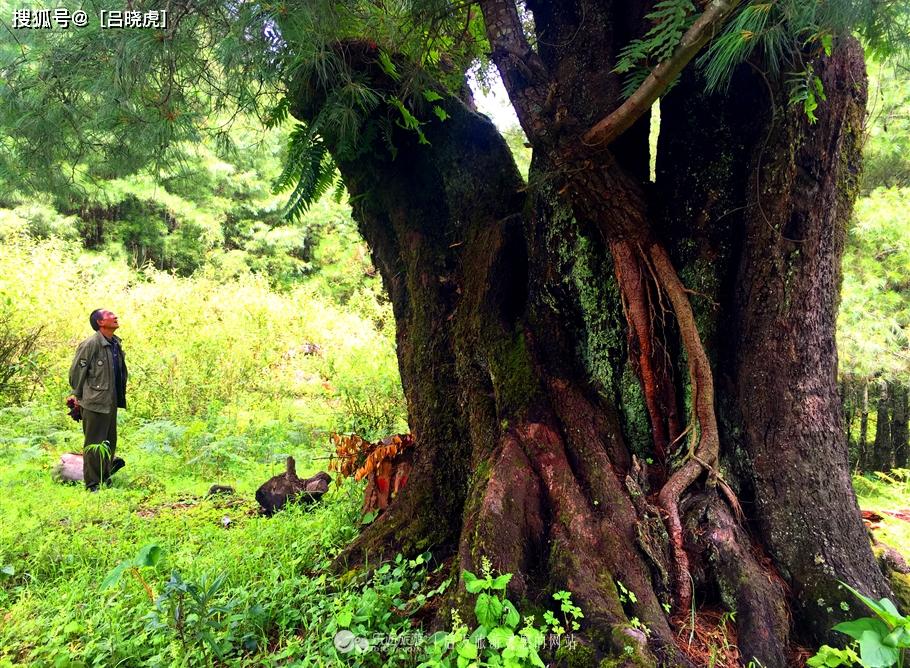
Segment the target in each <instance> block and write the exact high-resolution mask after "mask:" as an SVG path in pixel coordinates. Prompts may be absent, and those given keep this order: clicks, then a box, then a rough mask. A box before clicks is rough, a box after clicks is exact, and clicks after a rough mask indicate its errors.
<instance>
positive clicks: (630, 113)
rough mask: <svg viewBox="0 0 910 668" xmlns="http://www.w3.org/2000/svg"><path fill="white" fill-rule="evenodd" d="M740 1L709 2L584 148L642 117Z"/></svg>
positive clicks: (599, 143)
mask: <svg viewBox="0 0 910 668" xmlns="http://www.w3.org/2000/svg"><path fill="white" fill-rule="evenodd" d="M740 1H741V0H711V2H710V3H709V4H708V6H707V8H706V9H705V11H704V12H703V13H702V15H701V16H699V17H698V18H697V19H696V20H695V23H693V24H692V27H691V28H689V29H688V30H687V31H686V33H685V34H684V35H683V36H682V39H681V40H680V42H679V46H678V47H676V51H674V52H673V55H672V56H670V57H669V58H668V59H667V60H665V61H663V62H661V63H659V64H658V65H657V67H655V68H654V69H653V70H651V74H649V75H648V77H647V78H646V79H645V80H644V81H643V82H642V84H641V86H639V87H638V89H637V90H636V91H635V92H634V93H632V95H631V96H630V97H629V99H628V100H626V101H625V102H623V104H622V105H621V106H620V107H619V108H618V109H616V110H615V111H614V112H613V113H611V114H610V115H608V116H607V117H606V118H603V119H601V120H600V121H598V122H597V123H596V124H595V125H594V127H592V128H591V129H590V130H588V132H587V133H586V134H585V136H584V137H583V139H582V141H583V142H584V143H585V144H586V145H588V146H602V147H605V146H606V145H607V144H609V143H610V142H611V141H613V140H614V139H616V138H617V137H618V136H619V135H621V134H622V133H623V132H625V131H626V130H627V129H628V128H629V127H631V126H632V124H633V123H634V122H635V121H637V120H638V119H639V118H640V117H641V115H642V114H644V113H645V112H646V111H647V110H648V109H650V108H651V105H652V104H654V102H655V100H657V98H659V97H660V96H661V94H662V93H663V92H664V91H665V90H666V89H667V86H669V85H670V83H671V82H672V81H673V80H674V79H675V78H676V76H677V75H678V74H679V73H680V72H682V70H683V68H684V67H685V66H686V65H688V64H689V61H691V60H692V59H693V58H694V57H695V54H697V53H698V52H699V50H700V49H701V47H703V46H704V45H705V44H706V43H707V42H708V41H709V40H710V39H711V38H712V37H714V35H715V34H716V33H717V29H718V28H719V27H720V26H721V25H723V23H724V21H726V20H727V17H729V16H730V14H731V13H732V12H733V10H734V9H736V7H737V5H739V4H740Z"/></svg>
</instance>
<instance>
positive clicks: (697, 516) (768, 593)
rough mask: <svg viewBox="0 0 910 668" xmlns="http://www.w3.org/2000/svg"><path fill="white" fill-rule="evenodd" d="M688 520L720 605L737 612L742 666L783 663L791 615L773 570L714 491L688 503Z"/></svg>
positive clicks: (774, 666)
mask: <svg viewBox="0 0 910 668" xmlns="http://www.w3.org/2000/svg"><path fill="white" fill-rule="evenodd" d="M687 508H688V509H687V511H686V516H687V518H688V519H687V524H689V522H691V523H692V524H693V525H695V526H697V527H698V530H696V531H695V532H693V534H692V535H693V538H694V548H695V549H696V550H697V551H698V552H699V553H700V560H699V561H700V562H701V563H705V564H709V565H710V570H711V576H712V579H713V580H714V581H715V582H716V583H717V586H718V588H719V590H720V596H721V600H722V601H723V603H724V605H725V607H726V608H727V609H728V610H730V611H732V612H735V613H736V626H737V639H738V642H737V644H738V646H739V650H740V656H741V657H742V661H743V663H744V664H746V663H748V662H749V661H751V660H758V661H759V662H760V664H761V665H762V666H767V667H768V668H784V667H785V666H786V665H787V654H786V652H787V647H788V643H789V628H790V619H789V616H788V608H787V592H786V586H785V585H784V583H783V581H782V580H781V579H780V577H779V576H777V574H776V573H774V572H772V571H769V569H768V567H767V566H766V565H764V564H762V563H760V561H759V560H758V559H757V558H756V556H755V555H754V554H753V546H752V544H751V541H750V539H749V537H748V535H747V534H746V532H745V531H744V530H743V529H742V527H741V526H740V525H739V523H738V522H737V521H736V519H735V518H734V517H733V515H732V514H731V513H730V511H729V510H728V509H727V506H726V504H725V503H724V502H722V501H721V499H720V498H719V497H718V496H717V494H716V493H715V492H710V491H709V492H707V493H705V494H701V495H698V496H696V497H694V498H693V499H691V500H690V502H688V503H687Z"/></svg>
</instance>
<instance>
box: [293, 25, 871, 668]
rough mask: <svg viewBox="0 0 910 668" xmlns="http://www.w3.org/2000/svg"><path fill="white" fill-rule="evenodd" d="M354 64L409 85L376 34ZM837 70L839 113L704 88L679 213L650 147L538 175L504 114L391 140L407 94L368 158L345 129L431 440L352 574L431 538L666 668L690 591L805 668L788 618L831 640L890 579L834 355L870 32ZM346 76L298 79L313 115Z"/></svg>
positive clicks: (459, 116)
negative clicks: (859, 85) (852, 594)
mask: <svg viewBox="0 0 910 668" xmlns="http://www.w3.org/2000/svg"><path fill="white" fill-rule="evenodd" d="M561 18H562V19H566V17H565V16H563V17H561ZM569 18H571V17H569ZM342 52H343V54H344V57H345V58H348V59H349V62H350V65H351V67H352V68H353V69H355V70H356V71H358V72H359V73H361V74H363V75H364V76H366V77H367V78H368V79H370V80H371V82H372V83H373V84H374V85H376V86H377V87H379V88H392V87H394V86H395V83H394V82H393V81H390V80H389V78H388V77H387V75H385V74H384V72H383V70H382V68H381V67H380V66H379V65H378V53H377V52H376V51H375V48H374V47H373V46H371V45H369V44H367V43H351V44H347V45H345V47H344V49H343V50H342ZM544 55H545V56H546V58H545V60H548V59H549V58H551V57H555V56H552V54H550V55H547V54H544ZM579 57H581V56H579ZM548 64H549V63H548ZM821 67H822V73H823V79H824V81H825V87H826V91H828V93H827V94H828V98H829V104H828V105H827V106H824V105H823V108H822V109H820V113H819V115H820V121H819V125H818V126H817V127H810V126H809V125H808V124H807V123H806V121H805V119H803V118H802V117H800V116H799V115H798V114H796V113H791V112H784V111H782V110H778V112H777V114H778V115H777V116H775V115H773V114H772V112H771V109H773V108H774V107H775V106H776V104H777V103H778V102H779V100H778V99H776V98H775V99H774V100H773V101H772V102H773V104H771V103H769V101H768V100H767V99H765V101H764V102H763V103H761V104H755V106H753V107H751V108H753V109H756V110H764V111H763V112H762V116H761V117H760V119H759V121H760V122H752V123H751V125H748V124H746V123H745V121H744V120H741V119H738V114H739V113H741V110H739V109H735V108H733V107H732V106H730V105H731V104H733V103H729V102H724V101H717V100H710V99H708V98H706V97H705V96H704V95H703V94H702V93H701V88H700V87H696V86H695V85H694V84H692V83H691V82H688V83H687V82H686V81H684V82H682V83H681V84H680V86H679V88H678V89H677V91H675V92H674V94H673V95H671V96H670V97H669V98H668V99H667V105H666V114H665V126H664V129H663V130H662V132H666V133H667V137H666V139H664V138H662V139H661V147H662V148H661V150H662V151H663V152H664V153H665V155H664V154H663V153H662V154H661V155H662V156H663V157H662V158H661V160H663V161H664V166H663V167H662V168H661V169H662V171H661V175H659V178H658V183H657V187H659V188H660V190H661V192H662V198H661V199H660V200H658V199H657V198H655V197H654V193H653V192H652V190H651V189H652V188H653V186H648V185H647V184H645V183H644V182H643V180H642V179H643V178H644V175H643V174H642V170H641V169H640V166H641V164H642V162H643V161H642V160H641V159H640V152H641V151H642V150H644V151H645V154H646V152H647V144H646V142H644V141H643V139H644V137H643V135H641V134H639V135H638V139H637V140H636V141H631V140H629V141H627V143H626V144H625V146H624V147H623V148H621V149H617V150H616V153H615V159H614V158H610V157H606V156H599V157H598V156H595V157H594V158H593V161H592V158H591V156H586V155H585V153H584V151H580V152H578V153H577V154H573V153H572V152H571V151H569V152H564V151H563V149H556V148H553V149H552V150H550V151H547V150H545V151H542V152H540V153H538V154H535V159H534V163H533V165H532V177H531V181H532V186H531V187H526V185H525V184H524V183H523V182H522V180H521V178H520V177H519V175H518V173H517V170H516V169H515V167H514V164H513V162H512V159H511V156H510V155H509V152H508V148H507V147H506V145H505V143H504V142H503V140H502V139H501V137H500V136H499V134H498V133H497V132H496V130H495V128H494V127H493V125H492V124H491V123H490V122H489V121H488V120H487V119H486V118H484V117H482V116H479V115H477V114H476V113H474V112H472V111H471V110H470V109H469V108H467V107H466V106H465V105H463V104H462V103H461V102H460V101H458V100H456V99H454V98H451V97H448V98H446V99H445V100H444V101H443V102H442V103H441V104H443V105H444V107H445V110H446V112H447V114H448V117H449V118H448V120H446V121H445V122H444V123H440V122H435V121H434V122H431V123H427V124H426V125H425V126H424V128H423V130H424V133H425V136H426V139H427V140H428V141H429V145H428V146H427V145H424V144H421V143H419V141H418V137H417V135H416V134H415V133H413V132H407V131H404V130H401V129H394V131H393V132H392V133H391V134H390V135H387V136H386V137H383V134H382V131H381V130H380V128H385V129H388V127H389V124H388V120H387V118H385V110H384V109H379V110H377V111H375V112H374V113H373V115H372V116H371V117H370V118H368V119H367V120H366V125H367V126H372V127H367V129H366V130H365V131H364V132H363V133H362V134H363V136H364V137H367V138H369V137H372V139H371V140H369V139H368V140H366V141H367V144H366V145H364V146H363V147H362V148H361V149H360V151H359V153H358V155H357V157H356V159H354V158H351V157H349V156H348V155H347V154H346V153H344V152H343V151H341V150H339V140H338V138H333V137H332V136H326V137H325V139H326V141H327V143H328V145H329V146H330V148H331V150H333V152H335V157H336V161H337V163H338V165H339V167H340V169H341V172H342V175H343V177H344V180H345V184H346V185H347V187H348V190H349V191H350V194H351V199H352V203H353V208H354V216H355V219H356V220H357V222H358V224H359V226H360V230H361V232H362V234H363V236H364V238H365V239H366V241H367V242H368V243H369V245H370V248H371V251H372V254H373V259H374V263H375V264H376V266H377V268H378V269H379V271H380V273H381V275H382V278H383V281H384V284H385V287H386V289H387V292H388V294H389V297H390V299H391V301H392V305H393V309H394V313H395V318H396V324H397V343H398V359H399V367H400V371H401V377H402V384H403V387H404V392H405V396H406V398H407V402H408V413H409V422H410V425H411V429H412V431H413V433H414V435H415V437H416V440H417V443H418V454H417V457H416V461H415V464H414V469H413V471H412V474H411V477H410V480H409V483H408V487H407V488H406V489H405V492H404V493H403V494H401V495H400V496H399V497H398V498H397V499H396V500H395V501H394V502H393V503H392V505H391V506H390V507H389V508H388V510H387V511H386V512H385V513H384V515H382V516H381V517H380V518H379V519H378V520H377V521H376V522H374V523H373V524H372V525H370V526H369V527H368V528H367V529H366V530H365V531H364V532H363V534H362V535H361V536H360V537H359V538H358V539H357V540H356V541H355V542H354V543H353V544H352V545H351V546H350V547H349V549H348V550H346V551H345V552H344V553H343V554H342V555H341V557H339V560H338V566H339V567H344V566H345V564H354V563H358V562H360V561H363V560H364V559H369V560H370V562H371V563H372V562H375V560H376V559H377V558H382V557H383V556H384V557H390V556H392V555H393V554H394V553H395V552H398V551H403V552H407V553H413V552H416V551H420V550H424V549H427V548H431V549H433V550H434V554H436V556H437V557H452V558H453V566H452V567H453V569H454V570H455V571H456V572H457V570H458V569H461V568H466V569H471V570H475V569H476V568H477V566H478V563H479V561H480V559H481V557H484V556H485V557H488V558H489V559H490V560H491V561H492V563H493V566H494V567H495V568H496V569H497V570H499V571H501V572H511V573H513V578H512V580H511V582H510V584H509V593H510V595H511V596H512V597H513V600H519V601H522V600H523V601H531V602H535V603H545V602H546V599H547V597H548V595H549V594H550V593H552V592H553V591H555V590H556V589H561V588H565V589H569V590H570V591H571V592H572V593H573V598H574V600H575V601H576V602H577V603H578V604H579V605H580V606H581V607H582V609H583V611H584V614H585V627H584V629H583V632H584V633H583V635H584V637H586V638H587V639H588V641H589V649H590V651H591V652H593V655H588V658H590V657H591V656H594V657H600V656H603V655H605V654H606V653H610V652H614V653H619V654H621V653H622V652H623V651H627V650H625V648H627V647H632V648H633V650H634V653H635V654H636V655H637V656H638V660H639V661H641V662H642V663H643V664H644V665H656V664H661V665H668V666H679V665H687V663H688V660H687V659H686V658H685V656H684V654H683V653H682V652H681V651H680V649H678V648H677V646H676V644H675V637H676V636H675V633H674V631H673V629H672V626H671V623H670V620H669V619H668V615H667V613H666V612H665V606H666V607H667V608H672V607H674V606H677V607H678V606H679V604H680V603H682V602H686V601H687V597H688V596H694V599H695V602H696V604H700V603H702V602H704V601H706V600H719V601H720V602H721V603H722V604H723V605H725V606H726V607H727V608H728V609H729V610H731V611H734V612H736V613H737V623H738V626H739V628H738V637H739V644H740V649H741V655H742V657H743V658H744V660H745V662H746V663H747V662H748V661H749V660H750V659H751V658H755V659H758V660H759V661H761V663H762V665H764V666H767V667H769V668H771V667H777V666H781V667H783V666H785V665H787V645H788V642H789V632H790V625H789V621H790V617H789V615H788V610H791V609H793V610H796V614H794V615H793V617H792V622H793V626H794V628H795V630H796V631H797V632H798V633H799V634H800V635H801V636H802V637H803V638H806V639H808V640H809V641H815V640H816V639H819V638H822V637H823V636H825V635H826V634H827V632H828V629H829V628H830V625H831V624H832V623H833V622H834V621H835V620H836V619H837V618H838V616H839V615H841V614H842V613H841V605H840V604H841V602H847V603H849V605H850V606H851V609H853V607H855V602H854V601H852V600H850V599H849V596H847V595H846V593H845V592H844V591H842V590H839V589H838V587H839V585H838V584H837V579H842V580H844V581H846V582H848V583H850V584H852V585H854V586H856V587H857V588H859V589H861V590H864V591H866V592H869V593H872V594H876V595H878V594H882V593H884V592H885V591H886V587H885V584H884V582H883V580H882V577H881V575H880V574H879V573H878V572H877V571H876V569H875V564H874V561H873V558H872V555H871V551H870V550H869V545H868V540H867V539H866V537H865V534H864V531H863V527H862V523H861V521H860V518H859V514H858V511H857V508H856V501H855V497H854V496H853V492H852V488H851V487H850V481H849V472H848V470H847V461H846V446H845V436H844V431H843V426H842V421H841V415H840V406H839V402H838V401H837V391H836V390H837V388H836V384H835V368H836V358H835V353H834V345H833V329H834V320H833V319H834V305H835V304H836V299H837V289H838V286H839V273H838V272H839V270H838V267H839V260H840V252H841V246H842V239H843V225H844V223H845V221H846V218H847V216H848V214H849V205H850V197H849V192H848V191H847V190H845V188H846V187H848V186H849V185H850V184H851V183H852V179H853V169H854V167H855V163H856V159H857V146H856V144H855V141H854V140H853V139H851V138H852V137H855V136H858V135H857V134H856V133H857V132H858V130H859V123H860V121H861V110H862V90H861V89H859V90H858V91H857V90H855V89H853V88H852V87H851V86H852V83H851V84H850V85H847V84H843V85H842V82H844V81H846V79H845V77H846V75H847V74H848V73H852V74H854V75H856V77H857V78H855V79H854V80H856V81H860V82H861V81H862V70H861V67H862V60H861V56H859V55H858V53H857V51H856V49H855V47H854V46H852V45H850V44H846V45H845V46H843V47H841V48H839V49H838V50H837V52H836V54H835V56H834V57H832V58H831V59H830V60H828V61H826V62H825V63H822V65H821ZM856 68H859V69H856ZM851 81H852V80H851ZM576 83H577V82H576ZM322 85H324V84H318V83H316V82H310V83H309V84H307V85H305V86H304V87H303V88H302V89H301V91H300V98H299V101H300V103H299V105H298V108H297V109H296V110H295V113H296V114H297V115H298V116H299V117H300V118H303V119H307V118H312V117H313V116H314V113H315V110H316V109H318V105H319V104H320V101H321V100H324V99H325V89H324V88H321V87H320V86H322ZM426 85H427V86H432V83H431V82H429V83H427V84H426ZM741 85H742V86H744V89H743V90H744V91H745V92H744V95H743V98H742V99H739V101H738V103H739V104H746V105H751V104H752V103H756V102H760V99H759V98H757V97H756V96H758V95H761V94H763V92H762V89H761V88H760V87H757V86H756V80H755V79H754V78H750V77H748V76H746V77H745V78H743V80H742V82H741ZM577 90H578V91H579V96H580V97H579V100H581V101H583V100H584V99H586V98H585V95H586V94H589V93H590V90H589V89H587V88H584V87H580V88H578V89H577ZM601 92H602V93H603V92H604V91H601ZM609 92H610V91H607V93H609ZM613 93H615V91H613ZM604 94H606V93H604ZM611 94H612V93H611ZM674 96H675V97H674ZM734 99H735V98H734ZM415 104H416V103H415ZM426 111H427V110H421V109H419V108H418V109H415V114H417V115H418V116H421V117H428V116H429V114H428V113H424V112H426ZM690 114H695V115H697V116H699V118H698V120H699V121H704V120H705V118H707V119H708V124H707V125H697V124H696V125H693V124H691V123H690V122H688V121H687V120H686V117H687V116H688V115H690ZM702 114H704V116H701V115H702ZM689 120H690V121H691V117H690V119H689ZM741 129H742V132H740V130H741ZM387 139H388V140H390V141H391V143H392V144H393V145H394V156H393V154H392V152H390V150H389V145H388V143H386V140H387ZM635 151H638V152H639V155H638V158H635V157H634V156H635ZM687 152H688V155H689V159H690V161H691V160H693V159H701V160H702V162H700V163H696V162H690V164H688V165H686V164H685V163H684V161H683V160H684V159H683V157H682V156H684V155H685V154H686V153H687ZM573 155H574V157H573ZM741 156H748V159H746V160H744V159H741ZM563 158H566V159H568V160H570V161H571V160H572V159H577V160H578V162H577V163H571V162H570V163H569V164H568V165H567V164H566V163H565V162H562V163H559V162H558V160H561V159H563ZM699 173H702V174H706V175H707V176H706V177H705V178H702V179H699V178H698V174H699ZM781 193H791V196H789V197H782V196H781ZM659 202H662V205H661V204H659ZM642 230H644V232H642ZM693 290H695V291H697V293H696V292H693ZM627 323H628V324H627ZM680 352H684V353H685V358H686V361H685V362H682V361H681V359H680V358H681V356H680V354H679V353H680ZM687 408H688V409H689V410H690V411H691V415H689V416H688V420H687V421H688V424H687V425H686V426H684V425H683V422H684V419H683V418H682V417H681V416H682V415H683V414H684V413H685V412H686V409H687ZM718 455H720V458H719V459H718ZM674 456H675V457H674ZM648 459H653V461H654V463H655V465H654V467H653V468H652V470H651V471H648V470H647V468H648V467H647V466H646V465H645V464H644V461H645V460H648ZM665 522H666V523H665ZM683 581H685V582H686V583H687V584H686V585H682V584H681V583H682V582H683ZM620 583H621V584H622V587H623V588H625V589H627V590H629V591H632V592H634V599H633V598H632V597H625V596H621V595H620V592H619V585H620ZM688 583H693V584H694V587H692V586H691V585H689V584H688ZM686 587H688V589H686ZM461 591H462V593H463V590H461ZM788 594H789V595H788ZM455 600H456V601H458V600H460V601H464V598H463V597H462V596H456V597H455ZM444 613H445V611H443V614H444ZM636 618H637V620H638V622H640V623H642V624H644V625H646V626H647V627H648V629H649V631H650V632H649V634H647V635H646V634H644V633H642V632H641V631H640V630H639V629H638V628H637V627H636V625H635V624H633V623H632V620H633V619H636ZM443 621H444V620H443Z"/></svg>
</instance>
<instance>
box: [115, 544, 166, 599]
mask: <svg viewBox="0 0 910 668" xmlns="http://www.w3.org/2000/svg"><path fill="white" fill-rule="evenodd" d="M161 555H162V551H161V548H160V547H159V546H158V545H156V544H155V543H149V544H148V545H145V546H144V547H142V548H141V549H140V550H139V552H137V553H136V556H134V557H130V558H129V559H124V560H123V561H121V562H120V563H119V564H117V565H116V566H114V568H112V569H111V570H110V571H109V572H108V574H107V575H106V576H105V577H104V580H102V581H101V589H102V590H104V589H109V588H111V587H113V586H114V585H116V584H117V583H118V582H120V579H121V578H122V577H123V574H124V573H127V572H129V573H130V574H131V575H132V576H133V577H134V578H136V580H138V581H139V584H141V585H142V588H143V589H145V592H146V594H148V597H149V599H150V600H152V601H154V600H155V594H154V592H153V591H152V587H151V585H149V583H148V581H147V580H146V579H145V578H144V577H143V576H142V573H141V572H140V569H142V568H154V567H155V566H156V565H157V564H158V562H159V561H160V560H161Z"/></svg>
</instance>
